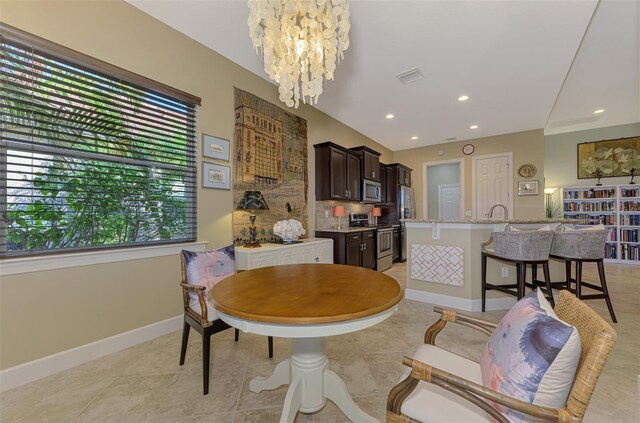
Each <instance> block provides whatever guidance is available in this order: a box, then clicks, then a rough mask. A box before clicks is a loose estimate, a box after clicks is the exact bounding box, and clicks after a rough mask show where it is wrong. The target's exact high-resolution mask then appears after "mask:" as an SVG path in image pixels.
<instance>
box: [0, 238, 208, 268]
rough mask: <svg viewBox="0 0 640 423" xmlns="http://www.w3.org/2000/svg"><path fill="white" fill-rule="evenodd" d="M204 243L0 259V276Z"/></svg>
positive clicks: (168, 253) (197, 246)
mask: <svg viewBox="0 0 640 423" xmlns="http://www.w3.org/2000/svg"><path fill="white" fill-rule="evenodd" d="M205 245H207V242H206V241H199V242H185V243H180V244H169V245H154V246H150V247H135V248H123V249H118V250H102V251H100V250H98V251H90V252H86V253H70V254H60V255H51V256H41V257H20V258H11V259H2V260H0V276H6V275H15V274H19V273H31V272H41V271H45V270H55V269H65V268H68V267H79V266H90V265H93V264H103V263H115V262H119V261H128V260H139V259H145V258H152V257H162V256H171V255H174V254H178V253H180V251H182V250H184V249H185V248H188V249H190V250H192V251H204V248H205Z"/></svg>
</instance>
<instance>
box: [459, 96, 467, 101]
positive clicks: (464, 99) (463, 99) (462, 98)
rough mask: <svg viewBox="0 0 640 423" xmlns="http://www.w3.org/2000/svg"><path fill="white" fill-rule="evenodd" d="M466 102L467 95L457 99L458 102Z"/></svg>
mask: <svg viewBox="0 0 640 423" xmlns="http://www.w3.org/2000/svg"><path fill="white" fill-rule="evenodd" d="M467 100H469V96H468V95H461V96H460V97H458V101H467Z"/></svg>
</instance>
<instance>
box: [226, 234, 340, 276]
mask: <svg viewBox="0 0 640 423" xmlns="http://www.w3.org/2000/svg"><path fill="white" fill-rule="evenodd" d="M302 241H303V242H302V243H299V244H290V245H283V244H262V247H260V248H244V247H236V248H235V255H236V270H250V269H257V268H259V267H267V266H278V265H282V264H298V263H329V264H331V263H333V241H332V240H330V239H318V238H308V239H304V240H302Z"/></svg>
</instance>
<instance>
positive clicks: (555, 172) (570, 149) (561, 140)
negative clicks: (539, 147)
mask: <svg viewBox="0 0 640 423" xmlns="http://www.w3.org/2000/svg"><path fill="white" fill-rule="evenodd" d="M637 136H640V122H637V123H630V124H627V125H617V126H608V127H606V128H598V129H591V130H588V131H576V132H566V133H564V134H555V135H547V136H545V137H544V177H545V178H546V179H547V186H550V187H570V186H584V185H595V184H596V181H597V179H595V178H593V179H578V147H577V146H578V144H579V143H582V142H590V141H602V140H613V139H616V138H627V137H637ZM629 179H630V178H629V177H628V176H625V177H617V178H603V179H602V183H603V184H605V185H621V184H626V183H628V182H629Z"/></svg>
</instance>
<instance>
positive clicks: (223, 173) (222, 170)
mask: <svg viewBox="0 0 640 423" xmlns="http://www.w3.org/2000/svg"><path fill="white" fill-rule="evenodd" d="M202 186H203V187H204V188H217V189H231V168H230V167H229V166H223V165H217V164H213V163H202Z"/></svg>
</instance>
